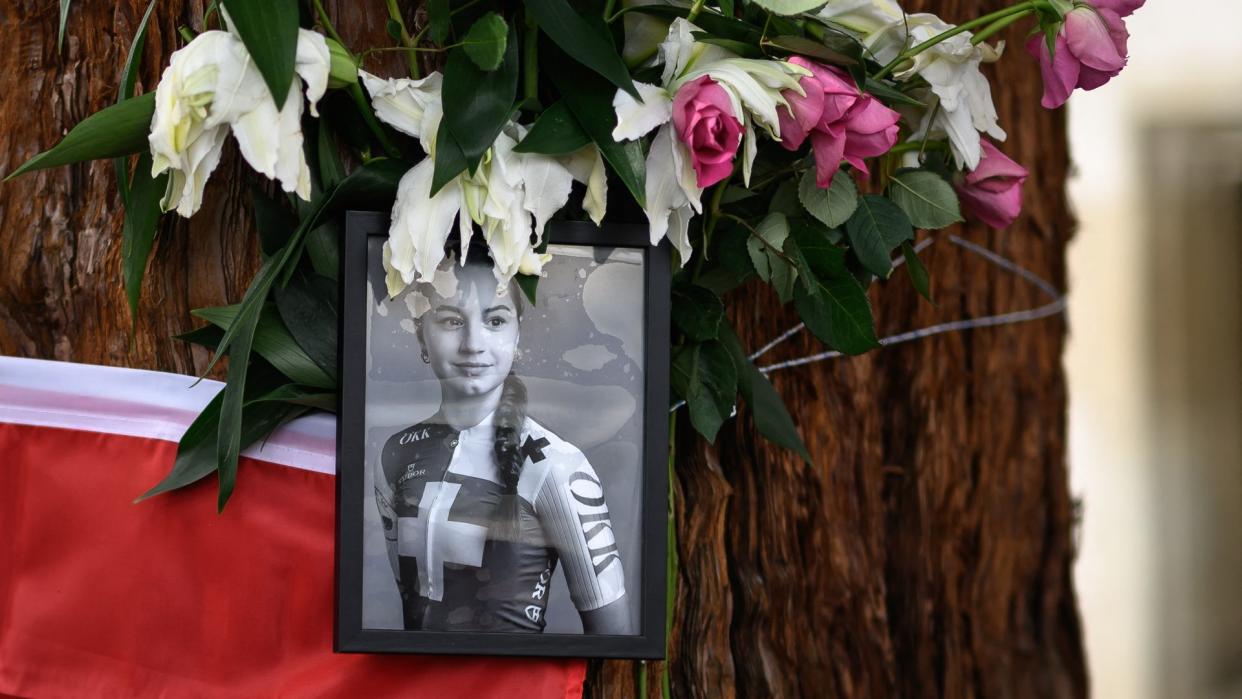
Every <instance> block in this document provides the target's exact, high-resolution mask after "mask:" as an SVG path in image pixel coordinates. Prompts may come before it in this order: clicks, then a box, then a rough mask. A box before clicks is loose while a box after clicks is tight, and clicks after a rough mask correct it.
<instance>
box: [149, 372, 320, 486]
mask: <svg viewBox="0 0 1242 699" xmlns="http://www.w3.org/2000/svg"><path fill="white" fill-rule="evenodd" d="M277 385H278V382H277V380H276V379H275V377H270V376H264V377H258V378H257V379H256V380H255V382H254V385H251V386H248V387H247V390H246V395H247V396H248V397H251V398H252V400H249V401H248V402H247V403H246V405H245V406H244V408H243V419H242V422H241V438H240V444H241V445H242V448H243V449H244V448H246V447H249V446H250V445H251V444H254V443H255V442H257V441H259V439H261V438H262V437H264V436H265V435H267V434H269V433H271V432H272V430H274V429H276V428H277V427H278V426H280V425H281V424H283V423H285V422H287V421H289V420H291V419H293V418H294V417H296V416H298V415H300V414H302V413H303V412H305V411H306V408H304V407H301V406H297V405H289V404H288V403H285V402H269V401H260V400H254V399H253V397H256V396H259V395H261V394H264V393H268V392H270V391H271V390H272V389H274V388H275V387H276V386H277ZM223 401H224V391H223V390H222V391H220V392H219V393H217V394H216V396H215V397H214V398H212V399H211V402H210V403H208V404H207V405H206V407H204V408H203V411H202V412H201V413H199V414H198V417H196V418H195V419H194V422H192V423H190V426H189V427H188V428H187V429H186V431H185V434H183V435H182V436H181V441H180V444H178V445H177V458H176V460H175V461H174V462H173V467H172V469H171V470H170V471H169V473H168V475H166V476H165V477H164V478H163V479H162V480H161V481H160V482H159V483H158V484H156V485H155V487H153V488H151V489H150V490H148V491H147V492H145V493H143V494H142V495H141V496H139V497H138V498H137V499H136V500H135V501H134V502H139V501H142V500H146V499H147V498H149V497H152V496H154V495H159V494H160V493H166V492H168V491H170V490H176V489H178V488H184V487H185V486H187V485H190V484H192V483H196V482H198V481H200V480H202V479H203V478H205V477H207V476H209V475H211V474H212V473H214V472H215V471H216V469H217V468H218V462H217V461H216V449H215V443H216V435H217V434H219V429H220V407H221V404H222V403H223Z"/></svg>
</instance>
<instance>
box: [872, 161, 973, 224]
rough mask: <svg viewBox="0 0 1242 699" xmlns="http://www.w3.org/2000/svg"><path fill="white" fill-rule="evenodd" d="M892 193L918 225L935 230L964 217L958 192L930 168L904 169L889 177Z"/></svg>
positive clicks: (895, 200)
mask: <svg viewBox="0 0 1242 699" xmlns="http://www.w3.org/2000/svg"><path fill="white" fill-rule="evenodd" d="M888 196H889V198H891V199H892V200H893V203H894V204H896V205H897V206H900V207H901V210H902V211H905V212H906V216H908V217H909V218H910V223H912V224H914V226H915V227H916V228H926V229H928V230H935V229H938V228H944V227H945V226H949V225H952V224H954V223H957V222H958V221H961V220H962V212H961V208H960V207H959V205H958V201H957V193H956V192H954V191H953V187H952V186H951V185H949V183H948V182H945V181H944V178H942V177H941V176H940V175H937V174H936V173H934V172H932V171H930V170H900V171H898V172H897V173H896V174H894V175H893V176H892V178H891V179H890V180H889V186H888Z"/></svg>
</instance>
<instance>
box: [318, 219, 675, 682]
mask: <svg viewBox="0 0 1242 699" xmlns="http://www.w3.org/2000/svg"><path fill="white" fill-rule="evenodd" d="M388 226H389V219H388V215H387V214H381V213H370V212H349V213H348V214H347V216H346V224H345V248H344V256H343V260H342V265H343V273H342V274H341V284H342V287H343V292H342V294H341V298H342V299H343V309H342V329H341V342H340V347H341V355H342V356H341V371H342V375H341V386H342V389H341V412H340V420H339V426H340V427H339V429H340V433H339V435H338V441H337V445H338V447H337V448H338V458H337V464H338V478H337V498H338V499H337V550H336V553H337V610H336V649H337V650H338V651H341V652H396V653H468V654H481V655H534V656H571V657H574V656H576V657H606V658H662V657H663V655H664V641H665V602H666V566H667V564H666V555H667V529H666V526H667V511H668V497H667V485H668V477H667V458H668V456H667V455H668V406H669V399H668V379H669V285H670V270H669V264H670V263H669V250H668V246H667V244H664V245H661V246H652V245H650V243H649V242H648V235H647V229H646V227H645V226H641V225H632V226H631V225H621V226H618V225H610V226H605V227H603V228H597V227H595V226H593V225H590V224H585V223H569V222H562V223H555V222H554V223H549V224H548V227H547V231H546V234H545V237H546V238H547V240H548V249H547V252H548V253H549V254H551V258H550V259H549V260H548V261H547V262H546V263H545V264H544V267H543V272H542V275H541V277H540V278H539V279H538V283H537V287H536V291H535V298H534V301H533V302H532V301H531V299H530V298H528V291H526V290H523V289H522V288H521V285H520V284H519V282H518V281H517V280H514V281H512V282H510V283H507V284H500V283H498V282H497V279H496V275H495V274H493V271H492V266H491V261H490V259H489V258H488V257H487V254H486V251H485V248H484V247H483V246H477V245H476V246H467V249H466V250H464V251H463V250H462V249H461V246H460V241H457V240H455V239H453V238H450V240H449V241H448V243H447V244H446V251H448V256H447V257H446V260H445V262H444V263H442V264H441V265H440V266H439V268H438V269H437V270H436V273H435V276H434V278H433V279H431V280H430V281H426V280H423V281H420V282H418V283H415V284H412V285H410V286H409V287H407V288H406V289H405V290H404V291H402V292H401V293H399V294H398V295H397V296H395V297H392V298H390V297H389V295H388V291H387V287H386V286H385V278H384V268H383V263H382V260H383V245H384V242H385V240H386V239H387V234H388ZM481 235H482V234H481V233H479V232H478V231H477V230H476V232H475V234H474V238H475V239H480V238H481Z"/></svg>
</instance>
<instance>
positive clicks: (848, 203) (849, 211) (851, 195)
mask: <svg viewBox="0 0 1242 699" xmlns="http://www.w3.org/2000/svg"><path fill="white" fill-rule="evenodd" d="M798 200H799V201H801V202H802V206H803V207H805V208H806V210H807V212H809V213H810V214H811V215H812V216H814V217H815V218H817V219H819V220H820V221H822V222H823V224H824V225H825V226H828V227H829V228H836V227H837V226H841V225H843V224H844V223H845V222H846V221H848V220H850V216H853V215H854V211H855V210H857V209H858V187H857V185H855V184H854V178H853V177H850V175H849V173H848V172H846V171H845V170H837V174H835V175H833V177H832V182H831V183H830V184H829V185H828V189H820V188H819V185H818V184H816V182H815V170H814V169H811V170H807V171H806V172H805V173H803V174H802V179H800V180H799V181H798Z"/></svg>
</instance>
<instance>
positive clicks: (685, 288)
mask: <svg viewBox="0 0 1242 699" xmlns="http://www.w3.org/2000/svg"><path fill="white" fill-rule="evenodd" d="M672 310H673V322H674V323H675V324H676V325H677V327H679V328H681V331H682V332H684V333H685V334H686V336H687V337H689V338H690V339H691V340H699V341H702V340H714V339H716V333H717V331H718V330H719V329H720V321H721V320H722V319H723V318H724V304H723V303H721V302H720V298H719V297H718V296H716V294H715V293H713V292H712V291H710V290H708V289H705V288H703V287H701V286H697V285H693V284H683V285H679V286H677V287H675V288H674V289H673V309H672Z"/></svg>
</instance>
